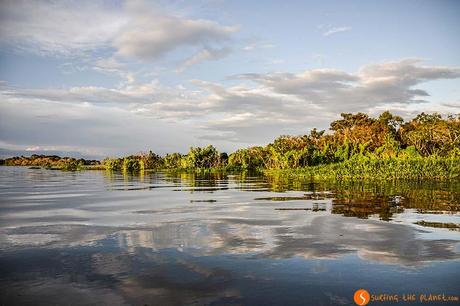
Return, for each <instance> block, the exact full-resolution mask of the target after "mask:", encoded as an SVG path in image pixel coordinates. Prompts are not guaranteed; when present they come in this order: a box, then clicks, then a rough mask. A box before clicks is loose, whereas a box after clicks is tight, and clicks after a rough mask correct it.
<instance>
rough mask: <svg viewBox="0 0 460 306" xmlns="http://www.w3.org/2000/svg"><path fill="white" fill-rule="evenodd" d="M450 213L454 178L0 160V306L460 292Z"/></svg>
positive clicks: (333, 300) (459, 252) (312, 301)
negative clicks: (140, 170) (133, 171)
mask: <svg viewBox="0 0 460 306" xmlns="http://www.w3.org/2000/svg"><path fill="white" fill-rule="evenodd" d="M459 210H460V182H458V181H457V182H430V181H424V182H418V183H417V182H379V183H376V182H346V183H345V182H331V181H323V182H312V181H310V180H309V179H305V178H304V179H298V178H297V179H295V178H291V177H287V176H284V175H280V174H275V175H270V176H262V175H255V174H248V173H240V174H207V175H198V174H187V173H175V174H171V173H163V172H154V173H148V172H146V173H144V174H142V175H136V176H130V175H122V174H116V173H107V172H104V171H101V172H100V171H85V172H61V171H51V170H43V169H27V168H20V167H0V288H1V293H0V296H1V299H0V304H2V305H3V304H4V305H222V304H224V305H351V304H352V303H353V293H354V292H355V291H356V290H357V289H359V288H365V289H367V290H368V291H369V292H371V293H387V294H420V293H433V294H439V293H441V294H442V293H444V294H451V295H459V292H460V291H459V289H460V281H459V279H460V275H459V272H460V261H459V259H460V243H459V242H460V231H459V228H458V226H459V224H460V219H459V217H460V214H459ZM379 304H382V305H383V304H384V303H379ZM393 304H394V303H389V305H393ZM410 304H412V305H414V304H416V303H410ZM432 305H435V303H432ZM443 305H446V303H443Z"/></svg>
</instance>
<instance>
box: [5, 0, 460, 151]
mask: <svg viewBox="0 0 460 306" xmlns="http://www.w3.org/2000/svg"><path fill="white" fill-rule="evenodd" d="M459 14H460V2H459V1H289V2H285V1H284V2H283V1H263V2H260V1H219V0H208V1H74V2H73V1H57V2H55V1H2V2H1V4H0V95H1V100H0V111H1V114H0V119H1V123H0V147H1V148H5V149H15V150H29V151H31V152H32V151H34V150H62V151H79V152H82V153H83V154H87V155H92V156H94V155H100V156H105V155H120V154H127V153H135V152H138V151H143V150H148V149H152V150H154V151H156V152H159V153H165V152H170V151H180V152H185V151H186V150H187V148H188V147H189V146H192V145H193V146H196V145H206V144H209V143H213V144H215V145H217V147H218V148H219V149H221V150H225V151H232V150H234V149H235V148H238V147H246V146H250V145H258V144H265V143H267V142H269V141H271V140H272V139H273V138H274V137H276V136H278V135H280V134H302V133H307V132H308V131H309V129H311V128H313V127H319V128H327V127H328V123H329V122H330V121H331V120H334V119H336V118H338V116H339V115H340V112H357V111H363V112H367V113H369V114H371V115H376V114H378V113H379V112H381V111H384V110H387V109H388V110H390V111H392V112H394V113H397V114H400V115H402V116H404V117H406V118H409V117H411V116H413V115H414V114H416V113H418V112H421V111H428V112H431V111H438V112H441V113H443V114H449V113H459V109H460V81H459V78H460V70H459V67H460V40H459V39H458V37H460V21H459V18H458V16H459Z"/></svg>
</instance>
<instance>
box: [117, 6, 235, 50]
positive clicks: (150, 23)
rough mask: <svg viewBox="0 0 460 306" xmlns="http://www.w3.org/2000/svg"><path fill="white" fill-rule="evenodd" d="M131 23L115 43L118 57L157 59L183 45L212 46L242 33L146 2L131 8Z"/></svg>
mask: <svg viewBox="0 0 460 306" xmlns="http://www.w3.org/2000/svg"><path fill="white" fill-rule="evenodd" d="M127 10H128V14H129V15H130V16H131V18H130V21H129V22H128V23H127V24H126V25H125V27H124V28H123V29H122V30H121V32H120V34H119V35H118V36H117V38H116V39H115V41H114V46H115V47H116V49H117V50H118V51H117V54H119V55H121V56H126V57H136V58H141V59H156V58H158V57H160V56H162V55H164V54H165V53H167V52H170V51H172V50H174V49H176V48H178V47H183V46H201V47H203V46H208V45H210V44H219V43H222V42H225V41H227V40H229V39H230V36H231V34H232V33H234V32H236V31H237V30H238V28H237V27H235V26H222V25H220V24H218V23H216V22H213V21H209V20H203V19H189V18H185V17H181V16H176V15H173V14H168V13H165V12H162V11H159V10H158V9H154V8H149V7H148V6H146V5H145V4H144V3H141V4H139V3H136V4H135V5H132V4H130V5H128V6H127Z"/></svg>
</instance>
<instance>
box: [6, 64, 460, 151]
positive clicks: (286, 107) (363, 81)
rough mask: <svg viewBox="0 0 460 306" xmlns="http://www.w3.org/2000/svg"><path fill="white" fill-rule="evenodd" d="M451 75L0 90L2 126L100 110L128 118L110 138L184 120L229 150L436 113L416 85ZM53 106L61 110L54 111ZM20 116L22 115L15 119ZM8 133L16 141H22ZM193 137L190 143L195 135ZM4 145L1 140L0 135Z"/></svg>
mask: <svg viewBox="0 0 460 306" xmlns="http://www.w3.org/2000/svg"><path fill="white" fill-rule="evenodd" d="M454 78H460V69H459V68H451V67H443V66H433V65H432V66H430V65H424V64H423V63H422V62H421V60H418V59H404V60H399V61H387V62H382V63H378V64H370V65H366V66H364V67H362V68H361V69H359V70H358V71H357V72H356V73H349V72H345V71H341V70H337V69H313V70H306V71H304V72H302V73H289V72H276V73H264V74H257V73H249V74H243V75H237V76H233V80H232V83H234V82H235V81H239V82H240V84H238V85H232V86H226V85H225V84H219V83H215V82H206V81H203V80H193V81H192V82H191V83H190V84H185V85H186V86H183V85H178V86H165V85H162V84H161V83H160V82H159V81H152V82H149V83H142V82H139V81H138V80H136V79H135V78H133V79H131V81H130V82H126V83H125V84H124V85H123V86H121V87H118V88H104V87H96V86H85V87H72V88H68V89H20V88H10V87H8V86H5V85H3V86H2V90H1V95H2V99H3V101H7V102H8V103H9V104H8V105H9V110H10V112H9V113H15V115H14V116H13V117H14V118H15V119H14V121H11V120H9V118H6V119H8V120H6V121H5V122H7V123H3V122H2V124H3V125H8V124H10V125H12V126H14V125H16V126H17V124H16V123H15V122H27V123H28V124H29V125H31V124H38V123H37V122H41V120H46V122H48V124H52V126H53V128H56V129H59V126H60V125H61V124H62V125H63V126H67V124H66V122H65V120H64V121H61V120H59V119H56V120H55V122H54V121H53V120H51V119H50V118H60V117H61V116H62V113H64V114H67V113H68V111H70V110H82V109H97V110H98V112H100V113H101V114H102V115H103V116H105V117H107V118H110V117H111V115H110V113H111V112H112V111H114V112H115V113H116V114H119V112H123V114H129V116H128V115H126V116H127V117H126V118H127V119H126V120H124V121H123V120H119V121H116V122H114V123H110V124H109V126H110V128H112V129H114V132H113V133H116V132H115V131H117V130H123V129H124V128H125V127H126V125H131V124H133V126H136V128H139V129H140V132H139V133H140V134H143V133H144V132H145V130H148V129H147V128H144V127H143V126H142V125H140V124H138V123H134V121H135V120H136V119H135V118H142V119H140V120H142V122H144V124H148V123H147V122H149V120H151V122H182V123H186V124H190V126H192V127H193V128H192V129H191V130H194V131H196V130H199V131H200V133H196V134H195V135H198V134H199V135H200V138H201V139H203V141H205V140H207V141H209V140H210V139H218V138H219V137H221V139H222V140H221V143H222V145H223V146H224V147H225V148H232V149H234V148H236V147H238V146H241V145H242V144H243V145H246V144H263V143H266V142H269V141H271V140H272V139H273V137H275V136H278V135H280V134H298V133H305V132H307V131H308V130H309V129H310V128H313V127H319V128H327V126H328V124H329V122H330V121H331V120H334V119H335V118H337V116H338V114H339V113H340V112H358V111H361V112H368V113H376V112H381V111H383V110H387V109H388V110H390V111H391V110H393V111H395V112H397V113H398V114H400V115H403V114H410V115H412V114H413V112H414V111H415V110H416V109H417V110H418V111H423V110H428V111H430V110H435V111H436V110H440V108H439V105H438V106H433V105H432V103H427V102H428V100H427V96H429V93H428V92H427V91H426V90H424V89H421V88H418V87H417V86H419V85H420V84H422V83H424V82H426V81H430V80H442V79H454ZM190 86H194V87H195V88H194V89H191V87H190ZM54 103H58V104H57V105H59V107H58V108H57V107H54V105H55V104H54ZM66 105H68V110H67V108H66ZM24 107H26V108H27V109H28V112H27V117H24V116H25V115H24V114H22V113H24V112H22V111H21V110H22V109H24ZM85 107H86V108H85ZM2 108H3V106H2ZM448 109H451V110H452V108H449V107H448V106H445V107H443V108H442V110H448ZM13 110H14V111H13ZM115 110H116V111H115ZM454 110H455V108H454ZM2 113H3V111H2ZM77 113H78V114H82V116H81V118H79V121H78V122H79V123H80V124H82V125H84V126H85V127H86V128H85V129H87V133H91V134H94V133H95V136H94V137H98V136H97V134H98V133H100V124H101V122H105V121H101V122H98V121H97V120H95V118H94V116H92V115H89V117H88V118H86V117H85V116H86V115H88V114H87V113H86V112H80V111H77ZM2 115H3V114H2ZM5 116H6V115H5ZM21 116H22V117H24V118H22V119H21V118H19V117H21ZM50 122H52V123H50ZM73 122H75V121H73ZM12 126H8V127H5V126H4V127H2V130H4V131H5V134H6V133H9V132H11V130H14V128H12ZM93 128H94V129H93ZM38 130H39V129H38ZM90 131H91V132H90ZM133 131H134V130H133ZM187 133H188V132H186V134H187ZM12 135H16V137H18V139H21V138H22V137H26V136H25V135H24V134H22V135H18V134H17V133H13V134H12ZM222 135H225V137H223V136H222ZM2 137H4V135H3V136H2ZM27 137H28V136H27ZM27 137H26V138H27ZM60 137H64V136H63V135H61V136H60ZM100 137H105V136H104V134H102V135H100ZM8 139H10V138H8ZM28 139H30V137H29V138H28ZM56 139H59V138H56ZM190 139H191V140H190V141H188V143H187V144H191V143H190V142H193V141H195V140H196V139H198V138H190ZM193 139H195V140H193ZM2 140H3V141H6V140H5V139H4V138H0V141H2ZM10 140H11V139H10ZM56 141H58V140H56ZM65 141H67V140H65ZM144 142H145V141H144ZM144 142H142V141H141V143H144ZM31 145H32V144H31ZM35 145H41V144H40V143H36V144H35Z"/></svg>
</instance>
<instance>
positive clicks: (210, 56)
mask: <svg viewBox="0 0 460 306" xmlns="http://www.w3.org/2000/svg"><path fill="white" fill-rule="evenodd" d="M230 52H231V49H230V48H222V49H212V48H204V49H202V50H200V51H199V52H197V53H195V54H194V55H192V56H191V57H189V58H188V59H186V60H185V61H184V62H183V63H182V64H181V65H180V67H179V68H178V69H177V71H178V72H182V71H184V70H185V69H187V68H189V67H190V66H193V65H196V64H199V63H201V62H203V61H210V60H212V61H215V60H219V59H222V58H224V57H226V56H227V55H228V54H230Z"/></svg>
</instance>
